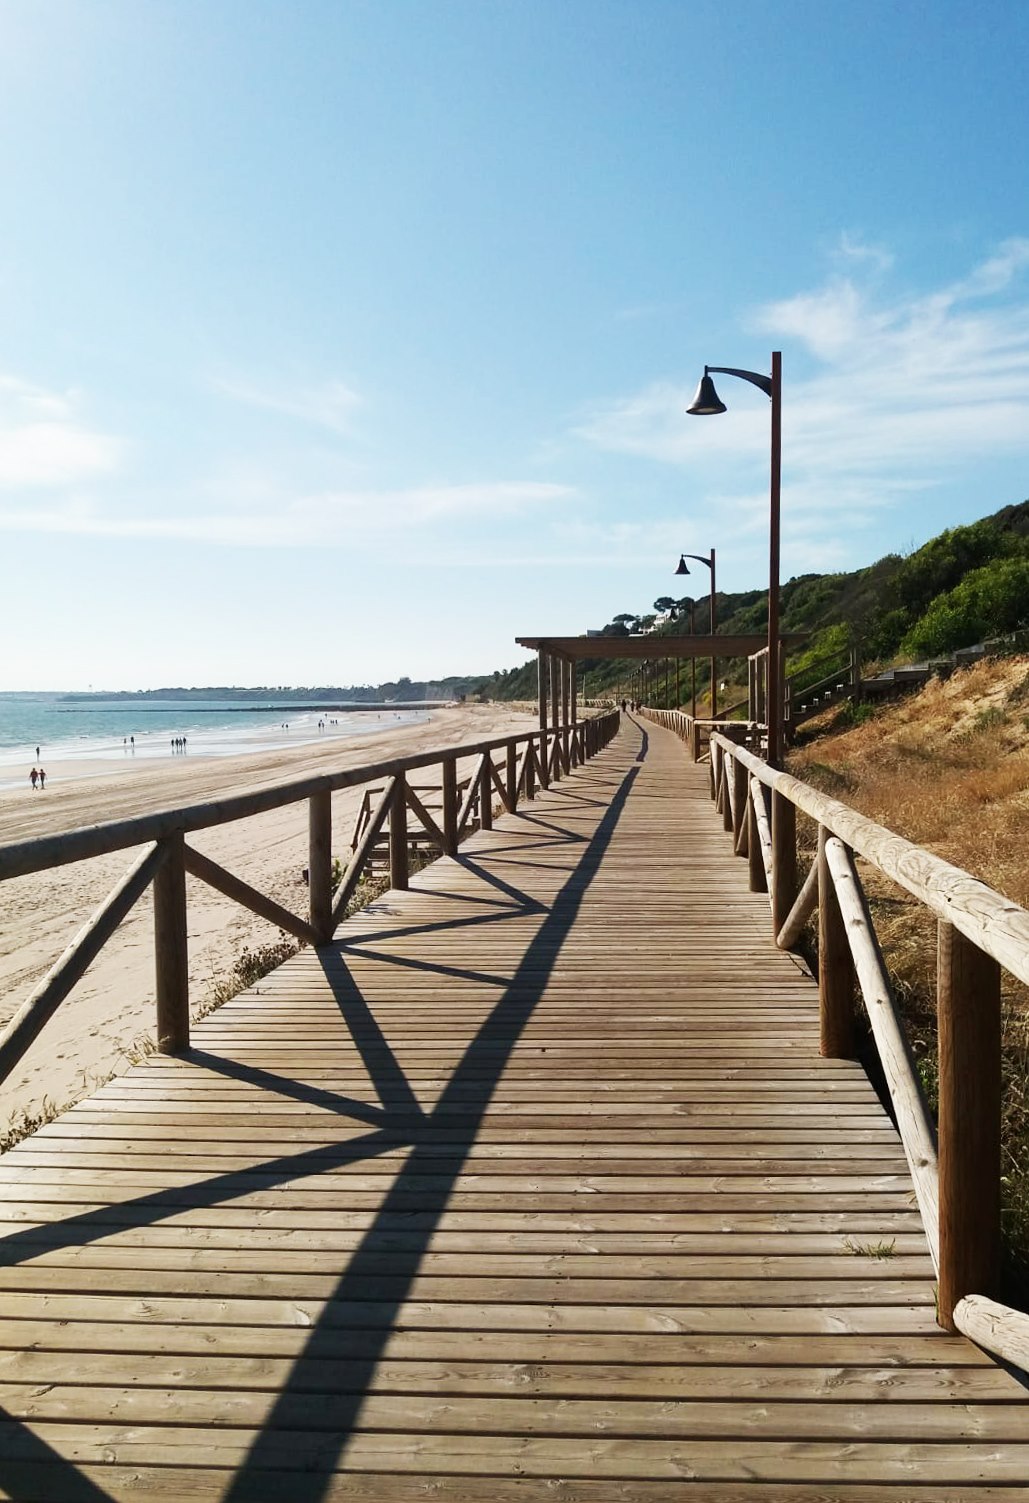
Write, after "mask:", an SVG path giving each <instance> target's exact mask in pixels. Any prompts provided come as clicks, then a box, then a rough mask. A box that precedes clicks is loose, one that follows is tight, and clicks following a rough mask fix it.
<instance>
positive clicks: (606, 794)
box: [0, 725, 1029, 1503]
mask: <svg viewBox="0 0 1029 1503" xmlns="http://www.w3.org/2000/svg"><path fill="white" fill-rule="evenodd" d="M706 778H707V772H706V769H703V768H697V767H694V766H693V765H692V764H690V763H689V762H688V761H687V760H686V758H685V756H684V755H683V750H682V747H681V746H680V744H679V743H678V742H677V741H676V740H675V739H674V738H673V737H672V736H671V735H670V734H669V733H668V732H665V731H661V730H657V729H655V728H654V727H652V726H648V727H646V728H642V727H639V726H636V725H629V726H628V727H626V728H625V729H624V730H623V731H622V732H621V733H620V735H619V736H618V737H617V738H616V739H615V741H614V742H613V743H612V744H611V746H610V747H609V748H608V749H607V750H606V751H605V752H603V753H602V754H601V755H600V756H598V757H597V758H595V759H594V760H593V761H592V762H591V763H589V764H588V765H587V766H586V767H585V768H583V769H581V770H580V771H578V772H577V773H576V774H575V775H574V776H573V777H571V778H569V779H566V780H565V781H563V782H561V783H560V784H559V785H557V787H555V788H554V789H553V790H552V791H551V792H549V793H547V794H544V795H542V796H541V797H540V798H539V799H538V800H537V801H536V802H535V803H534V804H528V805H525V806H523V808H522V809H521V810H520V812H519V814H518V815H517V816H516V817H505V818H503V819H501V820H498V822H497V825H496V827H495V828H494V829H493V830H492V831H488V832H483V833H480V834H479V835H477V836H475V837H473V839H472V840H470V841H469V842H468V843H467V844H466V845H464V846H462V848H461V854H460V858H459V859H457V860H443V861H440V862H438V863H436V864H435V865H434V866H433V867H431V868H429V869H428V870H427V871H426V872H424V873H422V874H421V876H420V877H418V878H417V879H416V881H415V885H414V887H413V888H412V890H411V891H410V892H409V893H403V894H396V893H394V894H390V895H389V896H388V897H387V898H385V899H384V900H382V901H381V902H379V903H377V904H376V905H375V906H374V907H373V908H372V909H370V910H368V911H367V912H365V913H363V914H360V915H358V916H357V918H355V919H353V920H351V921H349V923H348V924H347V925H345V926H344V928H343V929H342V930H341V931H340V935H339V939H338V942H337V943H336V944H335V945H334V946H332V947H331V948H329V949H327V950H324V951H321V952H318V953H315V952H311V951H307V952H304V953H303V954H301V955H300V956H298V957H296V958H295V959H294V960H292V961H291V962H289V963H288V964H287V965H286V966H284V967H282V968H281V969H280V970H279V971H277V972H276V973H274V975H273V976H271V977H269V978H267V979H266V980H265V981H263V982H261V983H259V984H258V985H257V986H255V987H254V988H253V989H252V990H251V991H250V992H247V993H246V994H244V995H243V996H241V997H240V998H238V999H237V1000H236V1001H234V1002H232V1003H230V1004H229V1005H227V1006H226V1007H224V1008H223V1009H222V1010H221V1011H219V1012H218V1013H216V1014H214V1015H213V1016H211V1017H210V1018H209V1019H208V1020H207V1021H206V1022H205V1023H203V1024H202V1025H200V1026H199V1027H198V1028H197V1029H196V1030H195V1034H194V1042H195V1046H196V1047H195V1049H194V1052H193V1054H192V1055H191V1056H190V1057H189V1058H188V1059H184V1060H175V1059H166V1058H155V1059H153V1060H151V1061H149V1062H148V1063H145V1064H143V1065H141V1066H139V1067H137V1068H135V1069H134V1070H132V1071H131V1072H130V1073H129V1074H128V1075H126V1076H124V1077H122V1078H120V1079H118V1080H116V1081H114V1082H112V1083H111V1084H109V1085H108V1086H106V1087H105V1088H104V1089H103V1090H101V1091H100V1092H99V1093H98V1094H97V1095H96V1096H94V1097H93V1098H92V1099H90V1100H88V1101H86V1102H83V1103H82V1104H81V1105H80V1106H78V1107H76V1108H75V1109H74V1110H73V1111H72V1112H70V1113H68V1114H67V1115H66V1116H65V1117H63V1118H61V1119H60V1120H59V1121H57V1122H55V1123H53V1124H52V1125H51V1126H49V1127H47V1128H45V1129H44V1130H42V1131H41V1132H39V1133H37V1134H36V1135H35V1136H34V1137H33V1138H31V1139H29V1140H27V1141H26V1142H24V1143H23V1144H22V1145H20V1146H19V1147H18V1148H17V1149H15V1150H13V1151H12V1152H11V1153H10V1154H9V1155H7V1157H6V1158H4V1159H3V1160H2V1161H0V1180H2V1185H0V1192H2V1202H0V1204H2V1209H0V1218H2V1221H3V1225H2V1226H0V1238H2V1241H0V1246H2V1249H3V1256H2V1259H0V1309H2V1313H3V1316H4V1320H3V1322H2V1327H0V1330H2V1334H0V1348H2V1349H0V1404H2V1406H3V1409H4V1411H5V1414H6V1418H5V1419H3V1420H0V1496H2V1497H5V1498H10V1499H17V1500H18V1503H70V1500H75V1503H102V1500H105V1499H107V1500H112V1499H126V1498H132V1499H136V1498H140V1499H142V1498H147V1499H163V1500H168V1499H176V1500H178V1499H181V1500H187V1499H201V1498H202V1499H211V1500H213V1499H221V1500H225V1503H251V1500H265V1499H275V1500H278V1503H315V1500H322V1499H326V1500H329V1499H331V1500H339V1499H347V1500H357V1499H367V1500H379V1503H385V1500H387V1499H389V1500H402V1503H406V1500H410V1499H414V1498H426V1497H432V1498H442V1499H452V1500H456V1499H461V1500H469V1503H470V1500H478V1503H486V1500H496V1503H508V1500H512V1499H538V1498H552V1499H557V1500H561V1503H612V1500H615V1499H618V1500H641V1503H665V1500H668V1503H671V1500H672V1499H675V1500H680V1499H681V1498H682V1497H683V1495H684V1492H688V1493H689V1494H690V1496H695V1497H697V1498H698V1499H704V1500H715V1503H719V1500H722V1503H724V1500H728V1499H734V1500H735V1499H740V1500H742V1499H753V1500H756V1503H758V1500H768V1499H777V1500H786V1499H791V1500H793V1499H805V1498H810V1499H816V1498H817V1499H829V1498H832V1499H839V1500H848V1499H850V1500H858V1499H861V1500H872V1499H879V1498H887V1497H888V1498H891V1499H896V1500H898V1503H899V1500H901V1499H904V1500H911V1499H924V1500H925V1503H929V1500H930V1499H931V1500H933V1503H937V1500H948V1499H957V1498H973V1497H974V1498H976V1499H986V1498H991V1499H994V1498H1005V1499H1008V1498H1009V1499H1015V1498H1024V1497H1025V1490H1024V1482H1025V1479H1026V1478H1027V1477H1029V1404H1027V1401H1026V1395H1025V1391H1024V1390H1023V1388H1022V1387H1021V1386H1020V1385H1019V1384H1018V1383H1017V1382H1016V1381H1015V1380H1014V1379H1013V1378H1012V1377H1010V1376H1008V1375H1007V1374H1006V1373H1005V1372H1003V1371H1002V1370H1001V1369H999V1368H998V1367H997V1366H996V1365H995V1364H993V1363H992V1362H991V1361H990V1360H988V1359H987V1358H986V1357H984V1356H983V1355H982V1354H981V1353H980V1352H978V1351H977V1350H976V1349H975V1348H974V1347H972V1346H971V1345H970V1344H969V1343H968V1342H966V1341H965V1340H963V1339H962V1338H956V1337H950V1336H947V1335H945V1334H943V1333H942V1332H941V1331H940V1330H939V1328H938V1327H937V1325H936V1324H935V1321H934V1314H933V1282H932V1267H931V1264H930V1262H929V1259H928V1256H927V1254H926V1249H925V1244H924V1240H923V1237H922V1234H921V1230H920V1223H919V1220H918V1215H917V1213H916V1211H915V1210H914V1209H913V1202H912V1193H911V1186H910V1182H909V1179H908V1175H907V1171H906V1167H905V1163H904V1158H903V1154H902V1152H901V1149H900V1144H899V1141H898V1139H897V1137H896V1134H895V1133H894V1131H893V1129H892V1127H891V1125H890V1122H889V1120H888V1118H887V1117H886V1115H885V1114H884V1112H883V1110H882V1108H881V1107H880V1105H879V1102H878V1100H877V1098H876V1096H875V1094H874V1092H873V1090H872V1088H871V1087H870V1086H869V1084H868V1083H867V1081H866V1080H865V1078H864V1076H863V1074H862V1073H861V1072H860V1070H859V1069H858V1067H857V1066H854V1065H851V1064H849V1063H846V1062H842V1061H827V1060H820V1059H819V1058H818V1056H817V995H816V988H815V986H814V984H813V982H812V981H811V979H810V978H809V977H808V976H807V975H806V973H805V972H804V970H803V969H802V967H801V966H800V965H799V964H798V962H796V961H795V960H794V959H791V958H790V957H788V956H786V955H784V954H780V953H777V952H776V951H775V950H774V949H773V948H772V946H771V944H770V942H769V935H768V928H769V922H768V910H767V905H766V902H765V899H764V898H763V897H762V896H756V895H752V894H750V893H749V892H748V891H747V873H746V863H745V862H742V861H738V860H733V859H732V857H731V856H730V855H729V853H728V844H727V841H726V838H725V836H724V835H723V833H722V831H721V828H720V821H719V820H718V819H717V818H716V817H715V815H714V813H713V811H712V808H711V805H710V803H709V801H708V798H707V791H706ZM556 1479H563V1480H562V1481H560V1482H558V1481H557V1480H556ZM690 1483H695V1484H696V1486H695V1487H690V1486H689V1484H690Z"/></svg>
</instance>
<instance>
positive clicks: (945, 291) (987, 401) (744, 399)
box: [575, 239, 1029, 535]
mask: <svg viewBox="0 0 1029 1503" xmlns="http://www.w3.org/2000/svg"><path fill="white" fill-rule="evenodd" d="M856 259H858V260H859V259H860V257H858V258H856ZM1026 268H1029V240H1025V239H1012V240H1008V241H1005V242H1004V244H1003V245H1001V246H1000V247H999V249H998V250H997V252H996V253H995V254H993V255H991V256H989V257H988V258H987V259H985V260H984V261H983V262H982V263H981V264H980V265H978V266H976V267H974V268H973V269H972V270H971V271H970V273H969V274H968V275H967V276H966V277H963V278H961V279H959V280H956V281H953V282H951V283H948V284H946V285H944V286H942V287H939V288H937V289H935V290H933V291H931V292H930V293H928V294H923V295H920V296H917V297H909V298H906V299H901V298H894V299H893V300H890V299H889V298H888V297H887V296H886V295H884V294H883V292H882V291H881V289H880V283H879V280H878V279H877V278H873V285H866V284H863V283H862V282H861V281H859V280H858V278H857V275H856V274H855V275H854V276H849V277H847V276H836V277H834V278H833V279H832V280H830V281H829V282H828V283H827V284H826V285H824V286H822V287H817V288H814V289H811V290H809V291H801V292H798V293H797V295H796V296H794V297H792V298H786V299H783V300H780V301H777V302H774V303H770V304H768V305H766V306H765V307H763V308H760V309H758V310H756V311H755V312H754V314H753V315H752V316H751V318H750V319H749V321H748V327H749V329H750V330H751V331H757V332H760V333H762V334H764V335H767V336H769V337H770V340H772V341H774V342H775V343H776V344H781V345H782V347H783V348H784V351H785V361H784V366H785V372H784V381H785V390H784V410H783V455H784V510H783V515H784V519H785V518H786V517H787V516H788V515H792V516H794V517H798V516H799V517H802V518H806V521H805V522H804V524H803V525H804V526H805V527H806V529H807V532H806V534H805V535H811V533H812V529H813V528H814V526H815V523H816V518H817V517H818V516H830V517H832V518H833V519H834V524H835V525H836V526H837V527H845V528H848V529H851V528H853V527H855V526H860V525H868V523H869V519H870V518H872V517H874V516H875V515H876V514H880V515H881V512H882V508H883V507H884V506H891V505H897V504H899V503H900V502H901V501H902V500H903V499H905V498H906V497H907V496H909V495H910V493H911V491H912V490H913V489H922V490H924V489H928V488H931V487H932V486H933V485H934V484H937V483H939V481H940V480H941V478H946V477H948V476H949V475H950V474H952V473H954V472H955V470H956V469H957V468H958V467H959V466H961V465H963V464H967V465H970V466H971V465H974V464H975V463H976V462H979V461H982V460H984V459H986V458H991V459H992V458H995V457H997V456H1000V455H1024V456H1025V457H1026V458H1027V459H1029V291H1027V290H1026V289H1024V288H1023V287H1021V286H1020V284H1019V277H1020V275H1021V274H1022V273H1023V272H1024V271H1025V270H1026ZM875 269H876V270H877V271H878V269H879V268H878V267H876V268H875ZM804 367H806V372H805V374H803V375H801V376H799V377H797V376H795V375H794V374H793V372H794V371H796V370H797V369H800V368H804ZM716 379H719V391H720V393H721V395H722V397H723V400H726V401H728V403H729V411H728V412H727V413H726V414H725V415H724V416H722V417H719V418H708V419H693V418H689V417H686V416H685V415H684V408H685V407H686V406H688V404H689V400H690V397H691V395H692V391H693V386H692V382H691V384H690V385H689V386H685V385H683V386H677V385H675V384H673V383H668V382H665V383H656V384H654V385H652V386H649V387H647V388H645V389H644V390H642V391H639V392H636V393H634V394H632V395H629V396H627V397H626V398H624V399H623V400H622V401H619V402H616V403H614V404H611V405H610V406H607V407H603V408H598V409H597V410H595V411H594V412H592V413H589V414H587V416H586V417H585V418H584V419H583V420H582V421H581V422H580V423H579V424H578V425H577V427H576V430H575V432H576V433H577V435H578V436H579V437H580V438H583V439H585V440H586V441H587V442H588V443H590V444H591V445H594V446H596V447H599V448H600V449H603V450H607V451H610V452H615V453H624V454H632V455H637V456H640V457H646V458H650V459H655V460H660V461H664V462H666V463H668V464H670V465H675V466H679V467H682V468H684V469H687V470H688V471H689V472H690V474H691V476H692V477H693V478H694V480H695V481H696V482H697V483H698V487H700V488H703V487H704V485H705V483H706V484H707V486H708V487H710V489H709V490H708V492H707V494H708V496H709V497H710V496H712V495H714V494H717V492H716V491H715V489H714V488H715V487H716V486H717V487H718V488H719V489H721V488H722V487H724V486H725V484H726V482H727V481H728V482H729V483H730V484H731V483H733V482H734V481H738V482H739V484H740V489H741V491H742V492H747V491H749V490H751V489H753V490H754V491H755V493H757V492H759V490H760V489H761V485H760V481H758V478H757V477H758V475H759V474H762V472H763V474H764V475H767V463H768V458H767V456H768V427H767V425H766V422H763V421H760V420H755V417H756V414H755V403H756V401H759V399H757V398H756V394H755V393H753V392H745V391H744V390H743V388H742V387H741V386H740V385H739V383H738V382H735V381H732V380H731V378H716ZM721 380H724V381H725V383H726V385H725V389H723V388H722V386H721V384H720V382H721ZM765 405H766V407H767V404H765ZM765 484H767V481H765ZM809 501H810V505H809V504H808V502H809ZM787 503H788V505H787Z"/></svg>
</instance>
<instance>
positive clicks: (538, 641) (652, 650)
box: [515, 631, 809, 662]
mask: <svg viewBox="0 0 1029 1503" xmlns="http://www.w3.org/2000/svg"><path fill="white" fill-rule="evenodd" d="M808 636H809V633H808V632H806V631H794V632H783V633H782V635H781V637H780V641H781V642H782V643H783V644H784V645H785V646H787V647H791V646H793V645H794V644H795V643H797V642H805V641H806V640H807V638H808ZM515 641H516V642H517V644H518V646H519V647H527V648H529V649H530V650H531V651H532V652H544V653H554V654H557V655H559V656H561V657H565V658H570V659H571V660H572V661H573V662H580V661H581V660H582V659H583V658H651V659H657V658H710V657H713V656H716V655H717V656H718V657H720V658H747V657H750V656H751V654H752V653H755V652H760V651H761V649H762V648H764V647H767V645H768V641H767V638H766V637H765V636H763V635H761V634H758V633H756V632H748V633H747V634H746V635H744V636H722V635H721V634H719V635H717V636H710V635H707V636H703V637H702V636H699V635H698V636H691V637H659V636H646V637H516V638H515Z"/></svg>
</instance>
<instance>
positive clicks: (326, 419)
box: [208, 376, 362, 434]
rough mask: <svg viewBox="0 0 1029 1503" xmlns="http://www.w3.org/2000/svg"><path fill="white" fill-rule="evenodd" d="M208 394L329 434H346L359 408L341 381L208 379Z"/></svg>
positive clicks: (357, 397)
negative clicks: (311, 382)
mask: <svg viewBox="0 0 1029 1503" xmlns="http://www.w3.org/2000/svg"><path fill="white" fill-rule="evenodd" d="M208 384H209V386H210V388H211V390H212V391H214V392H216V393H217V394H218V395H219V396H223V397H227V398H228V399H229V400H230V401H233V402H238V403H240V404H241V405H242V406H244V407H256V408H259V409H260V410H262V411H264V412H275V413H278V415H279V416H280V417H285V418H292V419H294V420H295V421H298V422H301V423H306V424H309V425H311V426H312V427H316V428H327V429H328V430H329V432H330V433H336V434H347V433H349V432H350V431H351V429H352V426H353V419H354V414H355V413H356V412H357V410H358V409H359V408H360V407H361V405H362V398H361V396H360V394H359V393H358V392H356V391H355V390H354V389H353V387H351V386H348V385H347V384H346V383H345V382H344V381H339V380H331V381H323V382H321V383H319V384H315V385H305V384H303V383H299V384H296V385H287V384H284V383H280V384H278V385H275V384H272V385H269V384H266V383H261V382H254V381H250V380H244V379H238V378H233V377H220V376H219V377H212V378H211V379H210V381H209V383H208Z"/></svg>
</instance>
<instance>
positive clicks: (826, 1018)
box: [818, 825, 854, 1059]
mask: <svg viewBox="0 0 1029 1503" xmlns="http://www.w3.org/2000/svg"><path fill="white" fill-rule="evenodd" d="M828 839H829V831H828V830H827V829H826V828H825V826H824V825H819V827H818V1010H819V1021H820V1028H821V1041H820V1044H819V1050H818V1052H819V1054H821V1055H822V1056H823V1057H824V1058H825V1059H850V1058H852V1056H853V1053H854V961H853V958H852V956H851V953H850V944H849V943H848V941H847V931H846V928H845V927H844V923H843V915H842V914H841V913H840V905H839V903H838V901H837V898H836V889H835V887H834V886H833V880H832V872H831V871H830V870H829V863H828V861H827V859H826V854H825V843H826V841H827V840H828Z"/></svg>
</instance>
